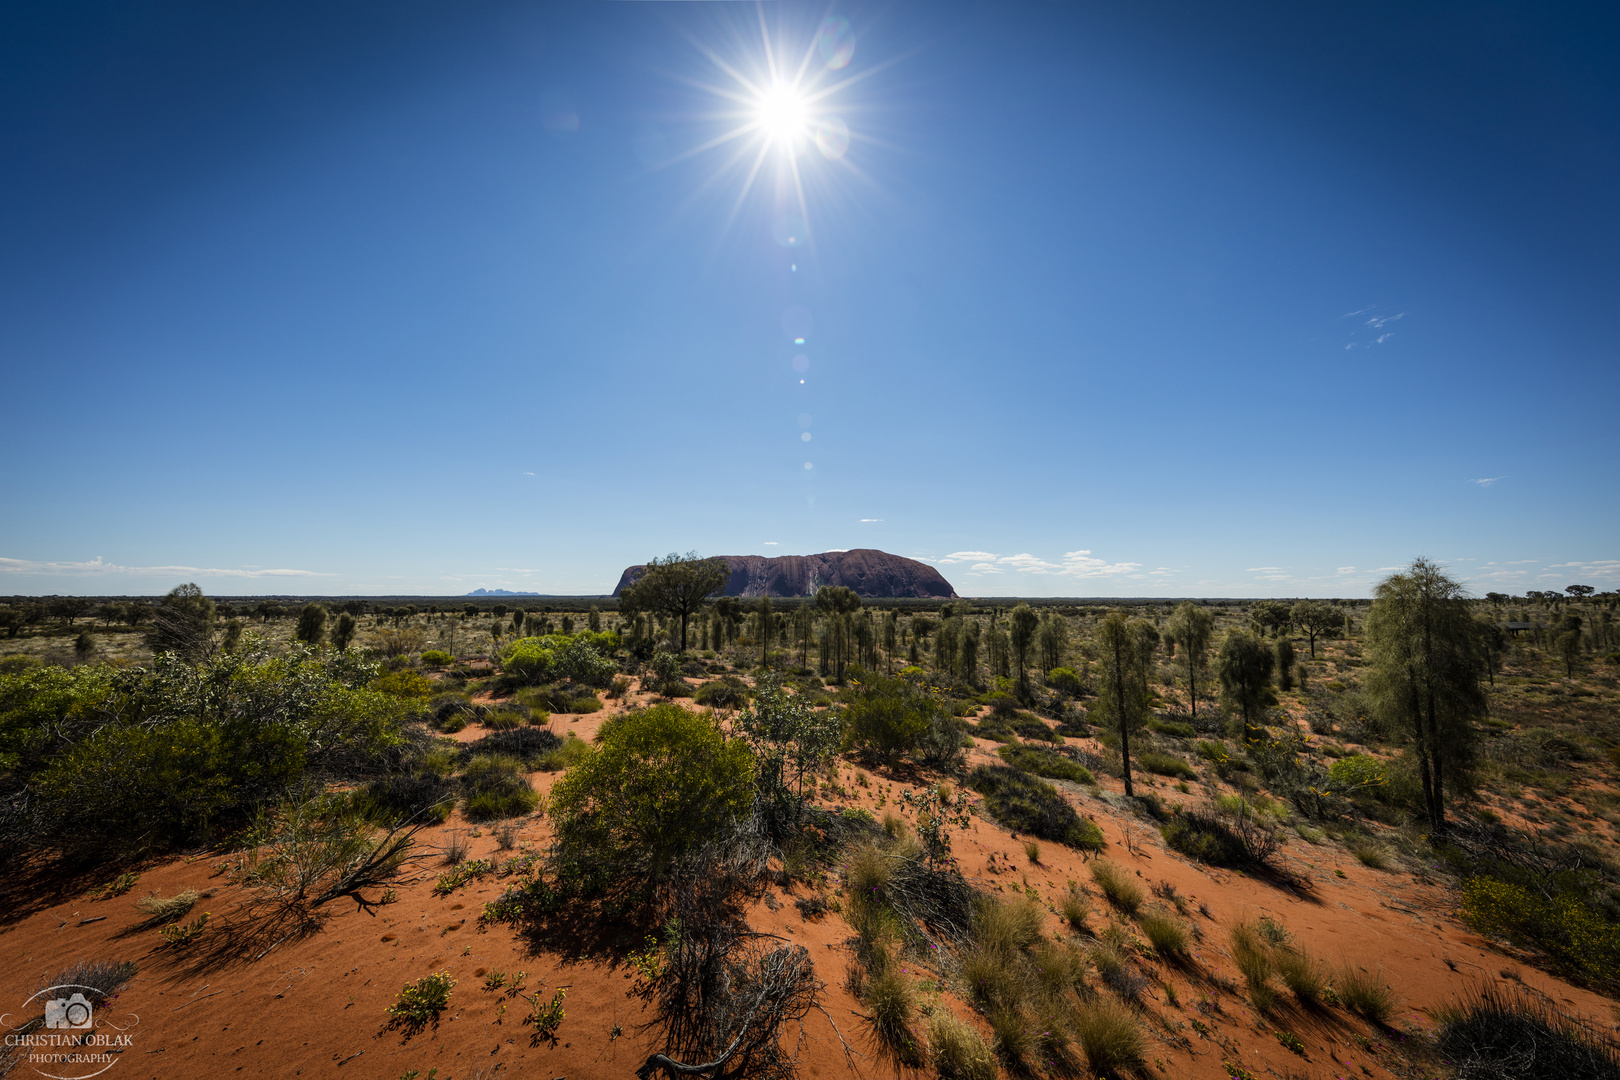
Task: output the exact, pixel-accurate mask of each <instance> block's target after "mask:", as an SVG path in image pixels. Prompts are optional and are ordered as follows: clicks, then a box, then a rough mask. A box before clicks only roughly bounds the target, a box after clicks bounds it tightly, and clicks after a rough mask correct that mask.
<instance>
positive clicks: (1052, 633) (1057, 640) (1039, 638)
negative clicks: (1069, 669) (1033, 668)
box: [1035, 611, 1069, 671]
mask: <svg viewBox="0 0 1620 1080" xmlns="http://www.w3.org/2000/svg"><path fill="white" fill-rule="evenodd" d="M1035 644H1036V647H1037V648H1039V649H1040V651H1041V670H1042V671H1051V670H1052V669H1053V668H1056V667H1062V666H1063V654H1064V653H1065V652H1067V651H1068V648H1069V620H1068V619H1065V618H1064V617H1063V616H1062V615H1060V614H1058V613H1057V612H1055V611H1054V612H1047V613H1046V614H1045V615H1043V616H1042V617H1041V628H1040V629H1039V630H1037V631H1036V633H1035Z"/></svg>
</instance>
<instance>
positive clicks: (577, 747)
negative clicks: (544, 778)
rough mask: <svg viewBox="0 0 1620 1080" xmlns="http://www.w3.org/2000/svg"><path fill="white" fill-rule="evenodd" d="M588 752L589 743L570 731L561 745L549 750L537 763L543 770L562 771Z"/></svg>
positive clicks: (580, 759) (584, 756)
mask: <svg viewBox="0 0 1620 1080" xmlns="http://www.w3.org/2000/svg"><path fill="white" fill-rule="evenodd" d="M590 752H591V748H590V745H589V744H588V743H586V742H585V740H584V739H581V738H580V737H579V736H578V735H575V734H574V733H573V732H571V731H570V732H569V733H568V737H567V738H566V739H564V740H563V741H562V745H560V746H558V747H557V748H556V749H555V750H551V751H549V752H548V753H547V754H546V755H545V756H544V757H542V758H541V759H540V760H539V762H538V763H537V764H538V767H539V768H540V769H541V771H543V772H562V771H563V770H564V769H571V768H573V767H574V766H575V765H577V764H579V763H580V762H581V761H583V760H584V759H585V758H586V757H587V756H588V755H589V754H590Z"/></svg>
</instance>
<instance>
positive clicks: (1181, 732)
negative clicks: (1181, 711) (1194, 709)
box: [1147, 720, 1198, 739]
mask: <svg viewBox="0 0 1620 1080" xmlns="http://www.w3.org/2000/svg"><path fill="white" fill-rule="evenodd" d="M1147 726H1148V729H1149V730H1151V731H1157V732H1158V733H1159V734H1160V735H1169V736H1171V737H1172V738H1176V739H1191V738H1194V737H1196V736H1197V734H1198V732H1197V731H1195V730H1194V729H1193V726H1192V725H1191V724H1189V723H1187V722H1186V721H1185V720H1149V721H1148V725H1147Z"/></svg>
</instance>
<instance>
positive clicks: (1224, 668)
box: [1215, 630, 1277, 742]
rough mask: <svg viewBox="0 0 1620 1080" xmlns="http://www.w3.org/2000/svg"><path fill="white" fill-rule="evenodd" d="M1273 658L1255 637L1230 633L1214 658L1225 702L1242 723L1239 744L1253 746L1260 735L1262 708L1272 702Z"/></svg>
mask: <svg viewBox="0 0 1620 1080" xmlns="http://www.w3.org/2000/svg"><path fill="white" fill-rule="evenodd" d="M1276 663H1277V657H1276V655H1275V654H1274V653H1272V651H1271V650H1270V649H1269V648H1267V647H1266V643H1265V642H1264V641H1263V640H1261V638H1260V636H1259V635H1258V634H1254V633H1251V632H1249V631H1247V630H1230V631H1228V632H1227V634H1226V640H1224V641H1222V642H1221V651H1220V652H1219V653H1218V654H1217V655H1216V657H1215V673H1216V675H1217V677H1219V679H1220V680H1221V690H1222V691H1223V692H1224V693H1225V695H1226V700H1227V702H1228V703H1229V704H1230V705H1232V706H1234V707H1235V708H1236V709H1237V711H1238V715H1239V716H1241V717H1242V719H1243V740H1244V741H1245V742H1256V741H1258V740H1259V739H1260V738H1261V736H1262V734H1263V729H1262V727H1261V720H1262V719H1263V718H1264V713H1265V708H1266V706H1267V705H1270V704H1271V703H1272V702H1273V701H1275V700H1276V694H1275V693H1274V692H1273V691H1272V689H1271V672H1272V669H1273V668H1274V667H1275V666H1276Z"/></svg>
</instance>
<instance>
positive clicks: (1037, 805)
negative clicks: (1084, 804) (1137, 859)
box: [967, 765, 1104, 851]
mask: <svg viewBox="0 0 1620 1080" xmlns="http://www.w3.org/2000/svg"><path fill="white" fill-rule="evenodd" d="M967 786H968V787H970V788H972V789H973V790H974V791H977V792H978V793H979V794H981V795H983V796H984V806H985V809H986V810H987V811H988V812H989V814H990V816H991V817H992V818H994V819H995V820H996V821H997V822H998V823H1000V824H1001V825H1003V826H1004V827H1006V828H1008V829H1012V830H1014V831H1016V832H1025V833H1029V834H1031V835H1032V836H1036V837H1039V838H1040V839H1042V840H1053V841H1056V842H1057V843H1060V844H1067V845H1068V846H1070V847H1074V848H1080V849H1082V850H1087V851H1099V850H1101V849H1102V847H1103V845H1104V841H1103V835H1102V830H1101V829H1099V828H1097V824H1096V822H1094V821H1090V820H1087V819H1085V818H1082V817H1081V816H1080V815H1079V814H1077V813H1075V811H1074V807H1072V806H1070V805H1069V804H1068V802H1067V801H1066V800H1065V799H1064V798H1063V796H1062V795H1060V794H1059V793H1058V791H1057V789H1056V788H1054V787H1053V786H1052V785H1051V784H1048V783H1046V782H1045V781H1044V780H1038V779H1036V778H1035V777H1033V776H1030V775H1028V774H1027V773H1022V772H1019V771H1018V770H1017V769H1012V768H1009V767H1007V766H1005V765H981V766H979V767H978V768H976V769H974V770H973V772H972V773H970V774H969V775H968V778H967Z"/></svg>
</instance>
